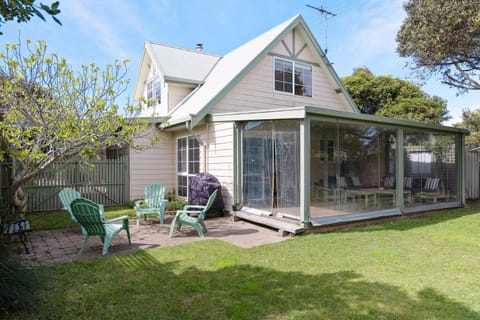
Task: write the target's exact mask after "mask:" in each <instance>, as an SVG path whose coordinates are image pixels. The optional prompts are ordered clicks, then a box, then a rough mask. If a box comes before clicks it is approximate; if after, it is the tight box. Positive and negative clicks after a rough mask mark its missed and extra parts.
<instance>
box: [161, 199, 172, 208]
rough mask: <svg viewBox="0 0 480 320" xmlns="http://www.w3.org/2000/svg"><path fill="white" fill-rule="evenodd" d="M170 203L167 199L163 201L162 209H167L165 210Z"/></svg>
mask: <svg viewBox="0 0 480 320" xmlns="http://www.w3.org/2000/svg"><path fill="white" fill-rule="evenodd" d="M169 202H170V201H168V200H167V199H163V200H162V205H161V207H162V208H163V209H165V208H166V207H167V206H168V203H169Z"/></svg>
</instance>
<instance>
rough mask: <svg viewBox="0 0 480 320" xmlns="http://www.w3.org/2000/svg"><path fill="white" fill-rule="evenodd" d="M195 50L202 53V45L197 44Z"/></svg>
mask: <svg viewBox="0 0 480 320" xmlns="http://www.w3.org/2000/svg"><path fill="white" fill-rule="evenodd" d="M196 49H197V52H202V51H203V44H201V43H197V46H196Z"/></svg>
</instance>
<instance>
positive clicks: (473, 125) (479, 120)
mask: <svg viewBox="0 0 480 320" xmlns="http://www.w3.org/2000/svg"><path fill="white" fill-rule="evenodd" d="M456 126H457V127H461V128H465V129H468V130H470V135H468V136H466V137H465V144H467V145H473V146H477V147H479V146H480V109H476V110H473V111H471V110H470V109H465V110H463V112H462V122H461V123H458V124H457V125H456Z"/></svg>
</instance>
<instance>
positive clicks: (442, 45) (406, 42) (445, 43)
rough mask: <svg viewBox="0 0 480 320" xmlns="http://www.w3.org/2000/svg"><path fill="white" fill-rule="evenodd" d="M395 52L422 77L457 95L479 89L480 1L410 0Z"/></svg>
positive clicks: (406, 6) (406, 5)
mask: <svg viewBox="0 0 480 320" xmlns="http://www.w3.org/2000/svg"><path fill="white" fill-rule="evenodd" d="M404 8H405V11H406V13H407V18H406V19H405V20H404V22H403V25H402V26H401V28H400V31H399V32H398V34H397V43H398V47H397V51H398V53H399V54H400V56H401V57H406V58H411V60H412V62H413V63H412V67H413V68H414V69H415V70H417V71H418V75H419V76H421V77H425V78H426V77H431V76H433V75H439V76H440V77H441V78H442V82H443V83H445V84H447V85H449V86H453V87H456V88H458V89H459V91H460V92H465V91H468V90H478V89H480V81H479V80H480V78H479V76H480V73H479V72H480V63H479V62H480V1H472V0H455V1H452V0H409V1H408V2H407V3H405V5H404Z"/></svg>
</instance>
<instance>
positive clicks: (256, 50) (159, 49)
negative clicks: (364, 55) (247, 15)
mask: <svg viewBox="0 0 480 320" xmlns="http://www.w3.org/2000/svg"><path fill="white" fill-rule="evenodd" d="M299 25H301V27H302V29H303V31H304V32H305V34H306V36H307V38H308V40H309V42H310V43H311V44H312V46H313V48H314V50H315V51H316V52H317V54H318V57H319V58H320V63H321V64H323V66H324V68H323V69H325V70H327V71H328V72H327V73H326V75H327V78H329V79H330V81H331V82H332V84H333V85H334V86H335V87H334V89H335V90H339V91H338V92H340V93H342V95H343V97H344V98H345V100H346V102H347V104H348V105H349V106H350V107H351V110H352V111H353V112H359V111H358V108H357V107H356V106H355V103H354V102H353V100H352V99H351V97H350V95H349V94H348V92H347V91H346V89H345V88H344V86H343V84H342V83H341V81H340V79H339V77H338V76H337V74H336V72H335V71H334V69H333V68H332V65H331V63H330V62H329V61H328V59H327V58H326V56H325V54H324V52H323V51H322V49H321V48H320V46H319V44H318V43H317V41H316V40H315V37H314V36H313V34H312V33H311V31H310V30H309V28H308V27H307V25H306V23H305V21H304V19H303V18H302V16H301V15H296V16H294V17H292V18H290V19H288V20H286V21H284V22H283V23H281V24H279V25H277V26H276V27H274V28H272V29H270V30H268V31H267V32H265V33H263V34H261V35H259V36H258V37H256V38H255V39H253V40H251V41H249V42H247V43H245V44H244V45H242V46H240V47H239V48H237V49H235V50H233V51H231V52H230V53H228V54H226V55H225V56H224V57H219V56H215V55H211V54H206V53H203V52H197V51H194V50H188V49H182V48H177V47H174V46H170V45H165V44H160V43H156V42H151V41H146V42H145V48H144V52H143V58H142V65H141V66H140V69H139V75H138V77H137V85H136V89H135V97H138V96H141V92H140V88H142V85H141V84H142V83H143V81H145V79H146V76H147V74H146V72H147V70H148V68H147V65H146V64H149V63H150V62H151V63H153V64H154V65H155V66H156V67H157V68H158V69H159V71H160V72H161V73H162V75H163V76H164V78H165V80H167V81H174V82H180V83H186V84H191V85H196V86H197V87H196V89H195V90H193V91H192V92H191V93H190V95H188V96H187V97H186V98H185V99H184V100H182V101H181V102H180V103H179V104H178V105H177V106H176V107H175V108H174V109H173V110H171V111H170V113H169V115H168V117H169V120H168V122H167V123H164V125H165V126H173V125H177V124H181V123H183V122H187V121H189V122H190V127H192V128H193V127H195V126H196V125H197V124H198V123H199V122H200V121H202V120H203V118H204V117H205V116H206V115H207V114H208V113H209V112H210V110H211V109H212V108H213V107H214V106H215V104H216V103H218V102H219V101H220V100H221V99H222V98H223V97H224V96H225V95H226V94H227V93H228V92H229V91H230V89H232V88H233V87H234V86H235V85H236V84H237V83H238V82H239V81H240V80H241V79H242V78H243V77H244V76H245V75H246V74H247V73H248V72H249V71H250V70H252V69H253V68H254V67H255V66H256V65H257V64H258V62H259V61H260V60H262V59H263V58H264V57H265V56H266V55H267V54H268V53H269V52H270V51H272V50H273V48H274V47H275V46H276V45H278V43H280V41H282V39H284V38H285V36H286V35H287V34H288V33H289V32H291V31H292V30H293V29H294V28H296V27H297V26H299ZM148 67H150V65H148Z"/></svg>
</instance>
